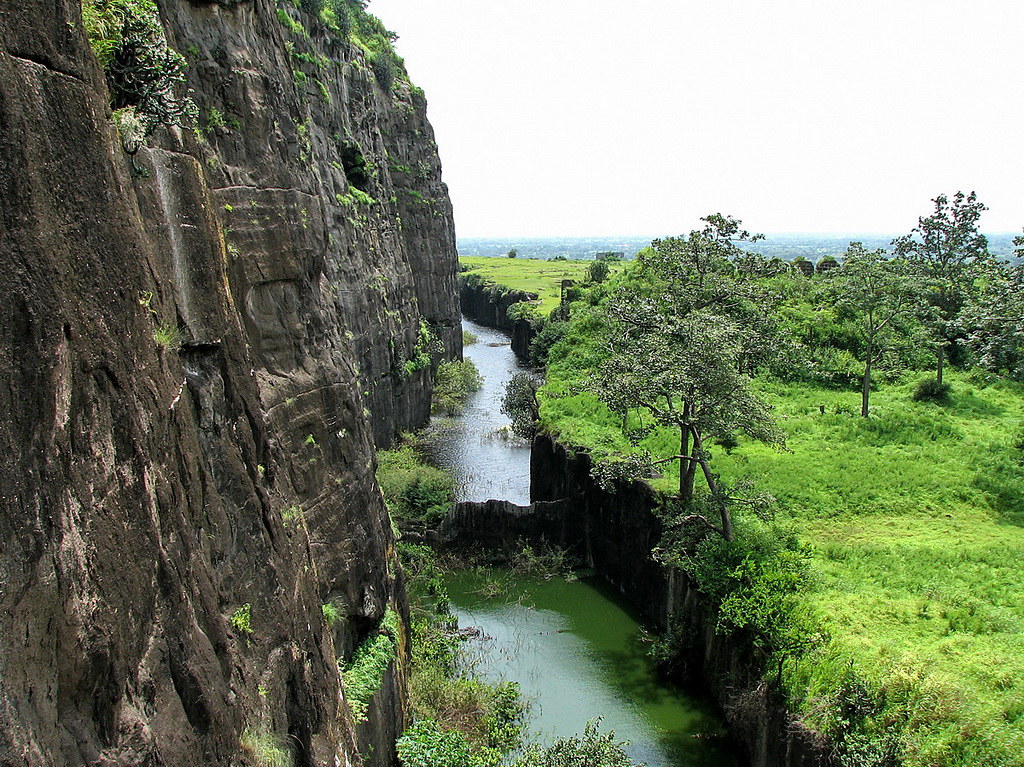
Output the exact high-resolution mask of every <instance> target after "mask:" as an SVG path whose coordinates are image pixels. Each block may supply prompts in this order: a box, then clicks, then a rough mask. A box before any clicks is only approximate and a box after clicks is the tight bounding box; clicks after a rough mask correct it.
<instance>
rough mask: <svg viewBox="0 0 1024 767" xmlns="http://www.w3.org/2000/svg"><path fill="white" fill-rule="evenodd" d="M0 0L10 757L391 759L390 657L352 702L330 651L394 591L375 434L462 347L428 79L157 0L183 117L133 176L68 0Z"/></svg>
mask: <svg viewBox="0 0 1024 767" xmlns="http://www.w3.org/2000/svg"><path fill="white" fill-rule="evenodd" d="M14 6H15V4H13V3H8V4H7V8H6V9H5V10H3V11H0V39H2V45H3V47H2V52H0V182H2V184H3V188H2V190H0V252H2V258H3V273H4V277H5V279H6V281H7V286H6V287H5V289H4V291H3V294H2V299H0V372H2V375H3V380H4V381H5V385H4V386H3V387H0V412H2V416H0V439H2V444H3V450H2V458H0V460H2V461H3V477H4V479H5V482H4V488H3V491H2V493H0V496H2V502H0V607H2V609H0V764H4V765H80V764H138V765H156V764H163V765H198V764H204V765H206V764H209V765H227V764H258V763H260V759H263V760H264V761H265V760H266V759H267V758H268V756H267V755H268V754H270V755H273V754H274V753H275V751H274V749H283V750H285V751H290V752H292V754H293V756H294V759H295V763H296V764H298V765H332V766H333V765H340V764H349V765H356V764H362V763H365V764H367V765H385V764H389V763H390V762H391V760H392V757H391V754H392V746H391V744H392V743H393V740H394V737H395V734H396V733H397V732H398V731H399V730H400V729H401V727H402V725H403V721H404V714H403V703H402V701H403V694H402V682H401V678H400V677H401V673H402V668H401V663H396V664H393V665H392V668H391V670H390V671H389V672H388V674H386V675H385V679H384V680H382V684H381V689H380V691H378V693H377V694H376V695H375V696H374V698H373V700H372V701H371V704H370V706H369V711H368V713H367V719H366V721H365V722H363V723H361V724H357V723H356V722H355V721H354V720H353V717H352V716H351V715H350V713H349V709H348V705H347V702H346V694H345V693H346V691H345V689H344V686H343V684H342V682H341V679H340V676H339V673H338V667H337V662H336V661H337V660H338V659H342V660H345V659H348V658H350V657H351V655H352V653H353V651H354V648H355V647H356V646H357V644H358V643H359V642H360V641H361V640H362V639H363V638H365V637H366V636H368V635H371V634H374V633H376V632H378V631H380V630H382V629H381V628H380V625H381V621H382V617H383V615H384V613H385V611H386V610H387V609H388V608H389V606H390V608H391V609H395V610H398V611H399V612H401V611H402V610H404V596H403V590H402V584H401V573H400V569H399V568H398V566H397V562H396V559H395V555H394V551H393V539H392V534H391V530H390V526H389V523H388V518H387V514H386V510H385V508H384V506H383V501H382V498H381V496H380V492H379V490H378V488H377V486H376V484H375V482H374V479H373V469H374V459H373V446H374V442H375V441H376V442H377V443H386V442H388V441H389V440H390V439H391V438H392V437H393V435H394V434H395V433H396V432H398V431H401V430H405V429H411V428H414V427H416V426H419V425H421V424H422V423H424V421H425V420H426V418H427V415H428V408H429V398H430V389H431V385H430V377H429V370H428V369H427V367H425V366H424V365H423V364H422V359H423V354H424V353H428V354H430V355H431V356H432V357H433V358H434V360H435V361H436V360H437V359H439V358H441V357H442V356H453V355H455V354H457V351H456V349H457V342H458V338H459V333H458V329H459V326H458V311H457V305H456V295H455V276H454V275H455V268H456V267H455V264H456V257H455V247H454V237H453V230H452V223H451V209H450V204H449V202H448V197H447V192H446V190H445V188H444V186H443V184H442V183H441V181H440V166H439V162H438V158H437V153H436V147H435V145H434V143H433V139H432V133H431V130H430V127H429V125H428V123H427V121H426V117H425V103H424V101H423V99H422V96H421V94H419V92H418V91H417V90H416V89H414V88H411V87H410V86H409V85H408V83H406V82H404V81H402V80H401V79H400V80H398V81H396V82H395V83H394V85H393V86H392V87H389V88H387V89H384V88H382V87H381V83H380V82H379V79H378V78H377V77H376V76H375V74H374V72H373V71H371V69H370V67H369V66H368V64H367V56H368V54H367V52H365V51H363V50H361V49H360V48H359V47H358V46H357V45H354V44H352V43H350V42H348V41H345V40H342V39H338V38H337V37H336V36H333V35H331V34H328V32H327V31H326V30H325V29H324V28H323V26H322V25H321V24H319V22H318V21H316V20H315V19H313V18H312V17H309V16H307V15H306V14H303V13H299V12H298V11H296V10H294V9H293V8H292V6H291V4H288V5H287V6H282V8H284V9H285V13H286V15H287V14H291V16H292V17H294V19H297V20H298V22H299V23H301V24H303V25H304V26H305V30H306V32H305V33H302V34H300V33H299V32H298V30H296V29H295V27H294V26H293V27H292V30H291V31H289V29H287V28H286V26H285V25H283V24H282V20H281V19H280V18H279V15H278V11H279V9H278V8H277V7H276V6H275V5H274V3H273V2H272V0H217V1H216V2H214V1H212V0H162V2H161V3H160V7H161V13H162V18H163V22H164V26H165V29H166V32H167V37H168V40H169V42H170V43H171V45H172V46H173V47H175V48H176V49H178V50H179V51H181V52H182V53H184V54H185V55H186V58H187V59H188V62H189V68H188V70H187V71H188V74H187V76H188V82H189V86H190V87H191V88H192V89H193V93H192V98H193V99H194V101H195V102H196V104H197V106H198V108H199V125H200V126H202V131H201V132H200V133H198V134H197V133H196V132H194V131H191V130H182V129H160V130H159V131H158V132H157V133H156V134H155V135H154V136H153V137H152V139H151V141H150V146H149V147H146V148H143V149H142V150H141V151H140V152H139V154H138V155H137V157H136V158H135V163H134V164H137V166H138V168H140V169H141V171H140V172H136V171H133V162H131V161H129V159H128V158H127V157H126V155H125V153H124V152H123V151H122V149H121V145H120V142H119V140H118V136H117V134H116V131H115V129H114V127H113V126H112V124H111V121H110V106H109V103H110V99H109V95H108V92H107V88H106V85H105V83H104V77H103V73H102V71H101V70H100V68H99V67H98V65H97V63H96V61H95V59H94V57H93V55H92V54H91V52H90V49H89V45H88V42H87V40H86V37H85V34H84V31H83V27H82V16H81V8H80V5H79V0H45V1H44V0H24V2H20V3H17V7H14ZM300 73H301V75H300ZM353 190H358V191H359V192H360V193H361V194H355V193H354V191H353ZM432 339H437V341H436V342H434V341H432ZM327 603H332V604H333V605H335V606H336V607H337V609H338V611H339V612H340V619H339V620H338V621H337V622H335V623H334V624H333V625H332V626H330V627H329V626H328V624H327V622H326V621H325V620H324V617H323V612H322V606H323V605H324V604H327ZM397 633H398V634H402V633H403V632H402V631H401V630H399V631H398V632H397ZM395 642H396V645H397V653H398V656H399V658H401V656H402V654H403V652H404V650H405V644H406V641H405V639H404V638H403V637H402V636H397V637H395Z"/></svg>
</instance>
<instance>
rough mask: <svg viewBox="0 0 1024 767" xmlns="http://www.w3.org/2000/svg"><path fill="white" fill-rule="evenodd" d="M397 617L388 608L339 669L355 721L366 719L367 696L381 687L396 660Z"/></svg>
mask: <svg viewBox="0 0 1024 767" xmlns="http://www.w3.org/2000/svg"><path fill="white" fill-rule="evenodd" d="M397 634H398V616H397V614H395V613H394V612H392V611H391V610H390V609H389V610H388V612H387V613H385V615H384V619H383V620H382V621H381V623H380V627H379V629H378V631H377V633H376V634H373V635H371V636H368V637H366V639H364V640H363V641H362V642H361V643H360V645H359V648H358V649H357V650H356V652H355V654H354V655H353V656H352V660H351V661H350V662H349V663H347V664H344V665H343V666H342V668H341V678H342V681H343V682H344V688H345V699H346V700H347V701H348V705H349V710H350V711H351V712H352V716H353V717H354V718H355V719H356V721H358V722H363V721H366V710H367V707H368V706H369V705H370V699H371V698H373V695H374V693H376V692H377V690H379V689H380V686H381V684H383V682H384V675H385V674H386V673H387V670H388V669H389V668H390V667H391V663H392V661H394V660H395V657H396V652H397V649H396V648H397V646H398V645H397V641H396V637H397Z"/></svg>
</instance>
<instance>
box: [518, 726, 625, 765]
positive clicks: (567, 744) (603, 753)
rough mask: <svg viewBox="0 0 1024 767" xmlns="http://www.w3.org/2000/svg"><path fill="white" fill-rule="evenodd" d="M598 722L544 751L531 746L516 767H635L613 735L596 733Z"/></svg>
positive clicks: (562, 739)
mask: <svg viewBox="0 0 1024 767" xmlns="http://www.w3.org/2000/svg"><path fill="white" fill-rule="evenodd" d="M599 723H600V720H599V719H598V720H591V721H589V722H587V726H586V729H585V731H584V733H583V735H582V736H579V735H577V736H573V737H571V738H559V739H558V740H556V741H555V742H554V743H552V744H551V745H550V746H548V747H547V748H542V747H540V746H531V747H530V748H529V749H527V751H526V753H525V754H523V756H522V758H521V759H519V761H517V762H515V767H634V765H633V762H632V761H631V760H630V758H629V757H628V756H626V752H625V751H624V750H623V746H627V745H629V744H628V743H626V742H616V740H615V733H614V732H608V733H605V734H601V733H599V732H598V731H597V728H598V724H599Z"/></svg>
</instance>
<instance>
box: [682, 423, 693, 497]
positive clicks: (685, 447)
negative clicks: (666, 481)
mask: <svg viewBox="0 0 1024 767" xmlns="http://www.w3.org/2000/svg"><path fill="white" fill-rule="evenodd" d="M679 455H681V456H685V457H686V458H689V457H691V453H690V426H689V425H686V426H682V427H680V430H679ZM696 472H697V467H696V466H695V465H694V463H693V461H687V460H682V459H680V461H679V500H680V501H682V502H683V504H688V503H689V502H690V501H691V500H692V499H693V478H694V476H695V474H696Z"/></svg>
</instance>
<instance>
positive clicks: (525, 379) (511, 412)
mask: <svg viewBox="0 0 1024 767" xmlns="http://www.w3.org/2000/svg"><path fill="white" fill-rule="evenodd" d="M501 412H502V413H504V414H505V415H507V416H508V417H509V418H510V419H511V421H512V432H513V433H514V434H515V435H516V436H518V437H522V438H523V439H533V436H534V435H535V434H536V433H537V415H538V413H537V382H536V381H535V380H534V379H533V376H531V375H529V374H527V373H516V374H515V375H513V376H512V377H511V378H510V379H509V380H508V383H507V384H505V395H504V396H503V397H502V398H501Z"/></svg>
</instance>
